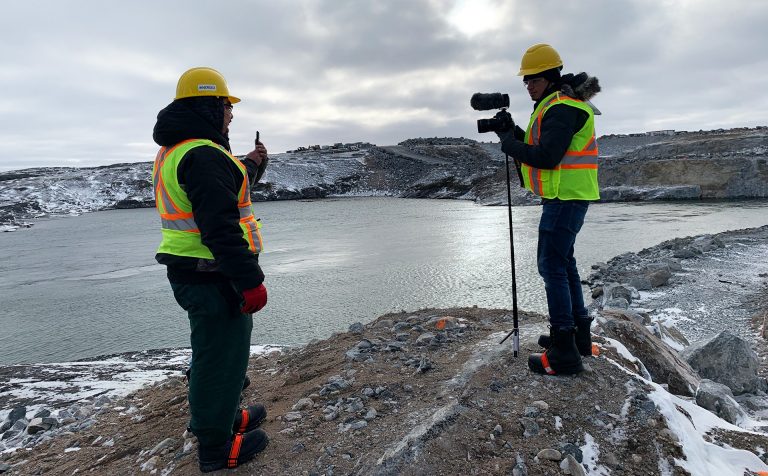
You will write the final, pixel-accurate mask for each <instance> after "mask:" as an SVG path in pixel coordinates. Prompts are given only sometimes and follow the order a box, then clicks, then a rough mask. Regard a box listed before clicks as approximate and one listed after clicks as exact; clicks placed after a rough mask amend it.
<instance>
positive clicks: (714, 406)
mask: <svg viewBox="0 0 768 476" xmlns="http://www.w3.org/2000/svg"><path fill="white" fill-rule="evenodd" d="M696 404H697V405H698V406H700V407H702V408H706V409H707V410H709V411H711V412H712V413H714V414H715V415H717V416H719V417H720V418H722V419H723V420H725V421H727V422H730V423H733V424H734V425H738V424H739V423H741V422H742V421H744V420H745V419H746V418H747V414H746V413H744V410H742V409H741V406H739V404H738V402H736V400H734V398H733V393H731V389H730V388H728V387H727V386H725V385H723V384H720V383H717V382H713V381H712V380H708V379H703V380H702V381H701V385H699V388H698V389H696Z"/></svg>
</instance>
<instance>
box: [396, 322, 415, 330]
mask: <svg viewBox="0 0 768 476" xmlns="http://www.w3.org/2000/svg"><path fill="white" fill-rule="evenodd" d="M409 327H411V324H410V323H408V322H398V323H396V324H395V325H394V326H392V332H399V331H402V330H403V329H407V328H409Z"/></svg>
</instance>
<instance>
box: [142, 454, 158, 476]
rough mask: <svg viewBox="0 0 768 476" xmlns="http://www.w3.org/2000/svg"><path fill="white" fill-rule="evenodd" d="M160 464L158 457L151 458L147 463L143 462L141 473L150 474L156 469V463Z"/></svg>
mask: <svg viewBox="0 0 768 476" xmlns="http://www.w3.org/2000/svg"><path fill="white" fill-rule="evenodd" d="M159 462H160V457H159V456H153V457H151V458H149V459H148V460H147V461H145V462H144V464H142V465H141V470H142V471H147V472H150V473H151V472H152V471H154V470H155V468H156V467H157V463H159Z"/></svg>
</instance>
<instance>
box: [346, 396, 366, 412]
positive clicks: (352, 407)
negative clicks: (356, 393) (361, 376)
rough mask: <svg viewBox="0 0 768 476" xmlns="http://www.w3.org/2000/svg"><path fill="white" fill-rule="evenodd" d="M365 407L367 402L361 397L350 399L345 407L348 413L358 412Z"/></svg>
mask: <svg viewBox="0 0 768 476" xmlns="http://www.w3.org/2000/svg"><path fill="white" fill-rule="evenodd" d="M364 408H365V404H364V403H363V401H362V400H360V399H359V398H353V399H350V400H349V403H347V405H346V406H345V407H344V411H345V412H347V413H357V412H359V411H362V410H363V409H364Z"/></svg>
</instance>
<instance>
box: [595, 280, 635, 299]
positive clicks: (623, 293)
mask: <svg viewBox="0 0 768 476" xmlns="http://www.w3.org/2000/svg"><path fill="white" fill-rule="evenodd" d="M636 294H637V290H636V289H634V288H632V287H630V286H625V285H623V284H613V285H610V286H607V287H606V288H604V290H603V295H604V300H605V301H606V302H607V301H609V300H611V299H618V298H624V300H626V301H627V303H631V302H632V298H633V297H634V296H635V295H636Z"/></svg>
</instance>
